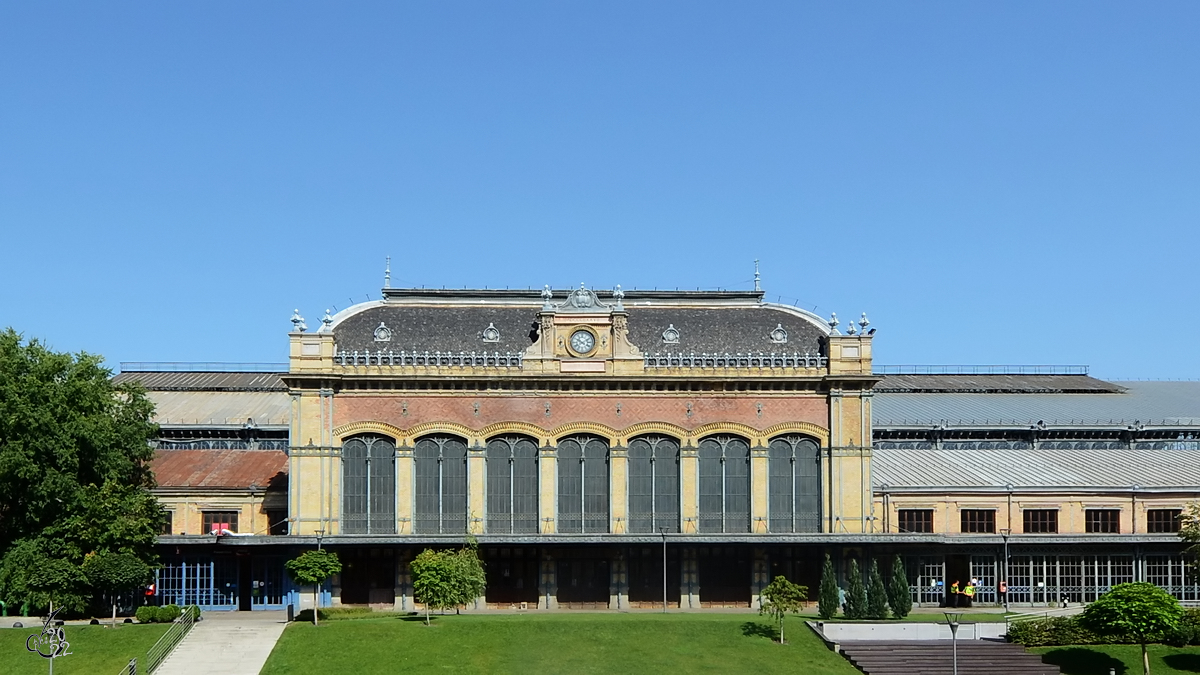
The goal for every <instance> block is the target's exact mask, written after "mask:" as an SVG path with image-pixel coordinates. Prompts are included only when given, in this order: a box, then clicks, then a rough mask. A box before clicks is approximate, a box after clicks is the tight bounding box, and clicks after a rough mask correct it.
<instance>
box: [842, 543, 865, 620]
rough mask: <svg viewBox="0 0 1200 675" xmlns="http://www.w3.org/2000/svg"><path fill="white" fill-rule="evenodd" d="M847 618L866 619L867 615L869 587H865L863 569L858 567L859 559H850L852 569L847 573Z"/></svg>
mask: <svg viewBox="0 0 1200 675" xmlns="http://www.w3.org/2000/svg"><path fill="white" fill-rule="evenodd" d="M846 576H848V577H849V578H848V579H847V580H846V618H847V619H865V618H866V617H867V589H866V588H863V579H862V571H861V570H859V569H858V561H857V560H855V559H854V558H851V559H850V570H849V571H848V572H847V573H846Z"/></svg>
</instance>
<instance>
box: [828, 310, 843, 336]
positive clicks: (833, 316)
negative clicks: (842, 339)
mask: <svg viewBox="0 0 1200 675" xmlns="http://www.w3.org/2000/svg"><path fill="white" fill-rule="evenodd" d="M837 327H838V318H837V312H830V314H829V334H830V335H841V333H839V332H838V329H837Z"/></svg>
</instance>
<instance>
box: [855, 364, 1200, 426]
mask: <svg viewBox="0 0 1200 675" xmlns="http://www.w3.org/2000/svg"><path fill="white" fill-rule="evenodd" d="M920 377H922V378H925V379H929V378H931V377H932V376H920ZM887 379H888V380H892V379H893V378H892V377H889V378H887ZM974 379H980V378H979V377H976V378H974ZM1085 379H1091V378H1085ZM1109 384H1111V385H1113V386H1114V388H1116V389H1119V390H1120V393H977V392H954V393H911V392H896V391H888V390H887V389H886V388H884V389H883V390H882V391H880V393H878V394H877V395H876V396H875V398H874V402H873V404H872V423H873V425H874V427H875V428H876V429H881V428H888V427H903V426H929V425H936V424H948V425H979V426H1030V425H1036V424H1038V422H1044V423H1045V424H1046V425H1048V426H1055V425H1060V426H1061V425H1132V424H1142V425H1146V426H1200V382H1113V383H1109Z"/></svg>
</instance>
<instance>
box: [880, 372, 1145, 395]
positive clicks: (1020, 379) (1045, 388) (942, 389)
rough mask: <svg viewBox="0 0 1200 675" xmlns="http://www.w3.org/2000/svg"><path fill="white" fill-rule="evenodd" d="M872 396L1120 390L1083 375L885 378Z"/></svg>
mask: <svg viewBox="0 0 1200 675" xmlns="http://www.w3.org/2000/svg"><path fill="white" fill-rule="evenodd" d="M875 391H876V392H896V393H904V392H908V393H977V394H1094V393H1102V394H1113V393H1120V392H1122V391H1123V389H1122V388H1121V387H1120V386H1118V385H1115V384H1113V383H1112V382H1105V381H1104V380H1098V379H1096V378H1094V377H1089V376H1087V375H1017V374H1012V375H1009V374H1003V375H993V374H987V375H966V374H950V375H940V374H939V375H927V374H920V375H887V376H885V377H884V378H883V381H881V382H880V383H879V384H877V385H875Z"/></svg>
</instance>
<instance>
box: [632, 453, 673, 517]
mask: <svg viewBox="0 0 1200 675" xmlns="http://www.w3.org/2000/svg"><path fill="white" fill-rule="evenodd" d="M664 528H665V529H666V531H667V532H679V441H678V440H676V439H674V438H670V437H667V436H638V437H637V438H634V439H632V440H631V441H629V531H630V532H641V533H646V532H651V533H653V532H661V531H662V530H663V529H664Z"/></svg>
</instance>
